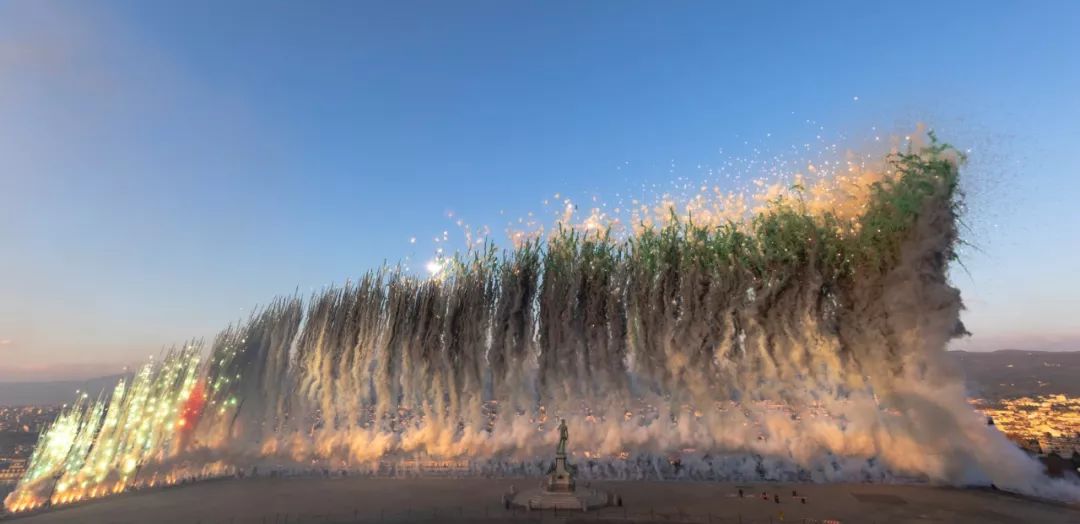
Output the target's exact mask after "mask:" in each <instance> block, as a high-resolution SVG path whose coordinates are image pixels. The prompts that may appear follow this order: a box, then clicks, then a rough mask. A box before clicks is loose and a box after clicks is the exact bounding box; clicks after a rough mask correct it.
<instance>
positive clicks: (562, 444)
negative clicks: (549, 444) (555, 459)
mask: <svg viewBox="0 0 1080 524" xmlns="http://www.w3.org/2000/svg"><path fill="white" fill-rule="evenodd" d="M569 438H570V432H569V431H568V430H567V429H566V419H562V420H561V421H560V422H559V446H558V447H556V448H555V454H556V455H566V440H567V439H569Z"/></svg>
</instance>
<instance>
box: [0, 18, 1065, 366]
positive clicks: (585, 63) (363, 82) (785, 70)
mask: <svg viewBox="0 0 1080 524" xmlns="http://www.w3.org/2000/svg"><path fill="white" fill-rule="evenodd" d="M939 4H944V5H939ZM1078 26H1080V3H1078V2H1071V1H1068V2H1039V3H1037V5H1036V4H1028V3H1022V2H1004V1H1002V2H986V1H979V2H967V3H965V2H911V1H909V2H887V3H886V2H870V1H867V2H860V3H848V2H776V3H770V2H738V3H732V2H703V3H695V2H651V3H646V2H506V1H498V2H441V1H440V2H430V3H426V2H419V3H418V2H385V3H384V2H271V1H265V0H262V1H258V2H232V1H224V2H223V1H220V0H215V1H205V2H204V1H185V2H145V1H132V2H106V1H97V2H70V1H69V2H47V1H41V0H14V1H12V0H9V1H6V2H0V380H15V379H23V380H27V379H38V378H49V377H55V378H62V377H68V376H80V375H93V374H99V373H103V372H108V371H112V370H115V369H117V368H118V367H119V366H121V365H123V364H126V363H133V362H137V361H141V360H142V359H144V358H145V357H146V356H147V355H149V354H152V353H157V352H158V351H159V350H160V349H161V348H162V347H163V346H166V345H169V344H172V343H177V342H183V341H184V340H185V339H187V338H189V337H194V336H203V337H206V336H209V335H212V334H213V333H214V332H216V331H217V330H218V329H220V328H221V327H223V326H224V325H226V324H227V323H228V322H230V321H233V320H236V319H238V318H240V317H242V316H244V315H246V314H247V312H248V311H250V308H251V307H252V306H255V305H256V304H259V303H265V302H267V301H268V300H269V299H270V298H272V297H273V296H274V295H277V294H281V293H291V292H292V291H293V290H294V289H299V290H301V291H302V292H305V293H306V292H307V291H308V290H311V289H315V288H318V287H321V286H324V285H327V284H330V283H337V282H342V281H344V280H345V279H347V278H349V277H354V276H356V275H358V274H360V273H362V272H363V271H364V270H365V269H368V268H371V267H374V266H377V265H379V264H381V263H382V262H383V261H389V262H396V261H398V260H403V259H406V258H408V259H409V260H412V261H414V262H415V261H419V260H424V259H426V258H428V257H429V256H430V255H431V253H432V251H433V249H434V246H433V244H432V237H435V236H439V235H441V234H442V231H444V230H449V232H450V234H451V235H454V234H457V232H456V231H455V226H454V224H453V220H456V219H457V218H459V217H460V218H462V219H464V220H467V221H468V222H469V223H471V224H475V225H481V224H488V225H490V226H492V227H493V228H494V229H497V230H499V229H501V227H502V225H503V222H504V221H505V220H506V218H507V217H518V216H523V215H525V213H527V212H529V211H534V210H540V209H541V206H540V202H541V200H542V199H544V198H548V197H550V196H551V195H552V194H553V193H555V192H563V193H564V194H572V195H592V194H598V195H601V196H608V197H610V196H611V195H614V194H615V193H617V192H620V191H631V190H633V189H634V188H640V187H641V186H642V184H646V185H647V184H664V183H666V181H667V180H669V179H670V178H671V177H673V176H693V175H694V174H695V171H694V170H695V168H696V167H697V166H699V165H714V164H718V163H722V162H723V161H724V159H725V158H728V157H732V156H745V155H749V154H751V151H750V150H751V149H758V150H759V151H760V150H764V151H765V152H766V153H767V152H768V151H770V150H776V151H782V150H785V149H788V148H790V147H791V146H792V145H794V144H802V143H804V142H807V141H809V140H812V139H814V138H816V136H817V135H819V134H825V135H827V136H828V137H830V138H843V137H846V140H848V141H854V142H858V141H862V140H866V139H868V138H869V137H871V135H873V134H875V133H881V132H900V133H902V132H905V131H908V130H910V129H911V128H912V126H913V125H914V124H915V123H916V122H925V123H927V124H928V125H929V126H931V127H933V128H935V129H937V130H938V134H939V135H940V136H941V137H942V138H944V139H946V140H948V141H950V142H952V143H955V144H956V145H958V146H960V147H961V148H965V149H968V148H970V149H971V150H972V153H971V154H972V163H971V166H970V167H969V170H968V171H969V177H968V180H967V181H966V183H967V184H968V189H969V193H970V194H971V201H970V205H971V207H972V211H971V215H970V217H969V223H971V227H972V231H971V233H969V238H970V239H971V240H972V241H973V242H974V243H975V244H976V245H977V247H978V250H967V251H966V252H965V258H964V260H965V263H966V266H967V271H966V272H965V271H962V270H957V271H954V275H953V277H954V280H955V282H956V283H957V285H959V286H960V287H961V289H962V290H963V293H964V297H965V300H966V302H967V304H968V307H969V310H968V311H967V312H966V313H965V316H964V319H965V322H966V323H967V325H968V327H969V329H970V330H971V331H973V332H974V333H975V336H974V337H973V338H971V339H970V340H968V341H965V342H964V343H962V344H958V345H957V347H963V348H970V349H997V348H1003V347H1013V348H1023V349H1055V350H1063V349H1080V317H1078V315H1077V314H1078V312H1080V298H1078V297H1080V275H1078V274H1077V272H1076V271H1077V269H1078V268H1080V210H1078V208H1077V203H1078V202H1080V189H1078V185H1077V184H1078V180H1080V160H1078V158H1077V151H1078V144H1080V36H1078V35H1080V31H1078V30H1077V27H1078ZM856 97H858V98H857V99H856ZM808 121H810V123H808ZM875 127H876V128H877V129H876V130H875V129H874V128H875ZM624 167H626V168H625V169H624ZM450 212H453V213H454V214H455V218H454V219H449V218H447V214H448V213H450ZM500 212H502V213H503V214H501V215H500ZM412 237H417V238H418V241H417V242H416V243H415V244H411V243H410V242H409V240H410V238H412Z"/></svg>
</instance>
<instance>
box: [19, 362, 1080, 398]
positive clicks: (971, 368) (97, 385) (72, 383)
mask: <svg viewBox="0 0 1080 524" xmlns="http://www.w3.org/2000/svg"><path fill="white" fill-rule="evenodd" d="M948 355H949V357H950V358H952V359H954V361H955V362H956V364H957V365H958V366H959V367H960V369H961V370H963V372H964V375H965V376H966V377H967V383H968V390H969V391H970V392H971V394H972V395H973V396H976V397H981V398H985V399H988V400H995V399H1000V398H1012V397H1023V396H1037V395H1051V394H1065V395H1068V396H1071V397H1072V396H1078V397H1080V351H1069V352H1053V351H1022V350H1015V349H1005V350H1001V351H993V352H985V353H984V352H970V351H950V352H949V353H948ZM125 376H130V375H110V376H107V377H98V378H94V379H89V380H81V381H80V380H65V381H57V382H0V406H24V405H55V404H65V403H69V402H71V401H73V400H74V399H75V391H85V392H87V393H89V394H90V395H91V396H95V397H96V396H97V395H98V393H100V392H101V391H104V390H111V389H112V387H113V386H115V385H116V382H117V381H118V380H120V379H121V378H123V377H125Z"/></svg>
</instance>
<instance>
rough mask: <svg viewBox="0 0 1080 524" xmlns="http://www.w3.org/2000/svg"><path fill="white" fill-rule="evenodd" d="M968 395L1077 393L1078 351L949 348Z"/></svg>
mask: <svg viewBox="0 0 1080 524" xmlns="http://www.w3.org/2000/svg"><path fill="white" fill-rule="evenodd" d="M948 355H949V356H950V357H952V358H953V359H955V361H956V363H957V364H959V366H960V368H961V369H962V370H963V371H964V375H965V376H966V377H967V383H968V390H969V391H970V392H971V394H972V395H974V396H978V397H982V398H986V399H991V400H992V399H999V398H1009V397H1024V396H1029V397H1030V396H1036V395H1057V394H1064V395H1068V396H1070V397H1072V396H1080V351H1022V350H1016V349H1005V350H1001V351H993V352H987V353H982V352H969V351H950V352H949V353H948Z"/></svg>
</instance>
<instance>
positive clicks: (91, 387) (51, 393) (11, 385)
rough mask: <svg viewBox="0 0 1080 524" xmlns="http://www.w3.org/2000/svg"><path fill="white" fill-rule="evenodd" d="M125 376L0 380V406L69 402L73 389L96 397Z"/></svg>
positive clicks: (73, 394) (73, 397)
mask: <svg viewBox="0 0 1080 524" xmlns="http://www.w3.org/2000/svg"><path fill="white" fill-rule="evenodd" d="M126 376H130V375H123V374H120V375H110V376H107V377H98V378H92V379H87V380H61V381H55V382H0V406H49V405H57V404H69V403H71V402H72V401H73V400H75V391H85V392H87V393H89V394H90V395H92V396H94V397H96V396H97V395H98V393H100V392H102V391H106V392H109V391H112V388H113V387H114V386H116V383H117V381H119V380H120V379H121V378H124V377H126Z"/></svg>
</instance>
